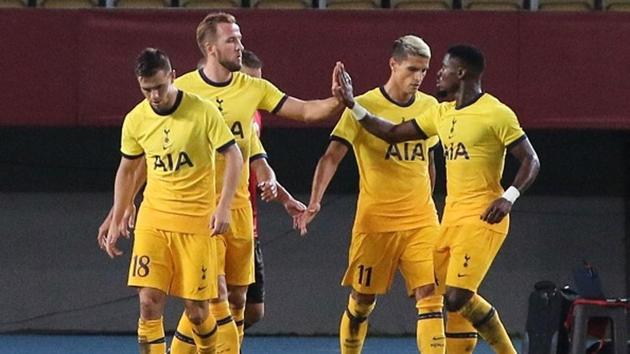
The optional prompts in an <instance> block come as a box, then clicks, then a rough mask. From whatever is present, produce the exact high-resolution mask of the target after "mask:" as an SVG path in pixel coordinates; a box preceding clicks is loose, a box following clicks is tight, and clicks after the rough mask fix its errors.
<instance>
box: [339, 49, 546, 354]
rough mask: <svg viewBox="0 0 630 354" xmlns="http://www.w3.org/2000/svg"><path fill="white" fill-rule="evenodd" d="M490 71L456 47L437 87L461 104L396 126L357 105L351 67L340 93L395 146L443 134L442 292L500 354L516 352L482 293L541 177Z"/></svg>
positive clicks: (478, 57) (473, 53)
mask: <svg viewBox="0 0 630 354" xmlns="http://www.w3.org/2000/svg"><path fill="white" fill-rule="evenodd" d="M338 66H339V67H340V68H343V64H341V63H339V64H338ZM484 68H485V58H484V55H483V53H482V52H481V51H480V50H479V49H478V48H476V47H473V46H470V45H455V46H452V47H451V48H449V49H448V52H447V54H446V55H445V57H444V60H443V62H442V68H441V69H440V70H439V72H438V80H437V87H438V90H439V92H438V93H439V94H441V95H444V96H446V95H453V96H454V97H455V101H453V102H449V103H443V104H441V105H439V106H438V107H436V108H435V109H433V110H431V111H430V112H427V113H426V114H422V115H419V116H416V117H414V119H409V120H408V121H406V122H402V123H398V124H394V123H392V122H390V121H389V120H387V119H379V118H378V117H376V116H375V115H374V114H372V113H370V112H368V111H367V110H366V109H365V108H363V107H362V105H361V104H358V103H356V102H355V100H354V99H353V97H352V82H351V80H350V77H349V76H348V75H347V73H346V72H345V70H341V75H340V77H339V80H340V82H339V84H340V85H341V86H340V91H339V92H338V93H339V94H340V96H342V97H343V98H344V101H345V103H346V105H347V106H348V107H349V108H351V109H352V112H353V116H354V118H355V119H356V120H357V121H358V122H359V123H360V124H361V125H362V126H363V127H364V128H366V129H367V130H368V131H369V132H370V133H372V134H374V135H376V136H378V137H380V138H381V139H383V140H385V141H387V142H389V143H392V144H394V143H400V142H403V141H409V140H416V139H425V138H427V137H429V136H432V135H436V134H437V135H438V136H439V138H440V140H441V142H442V146H443V148H444V157H445V159H446V180H447V191H448V192H447V198H446V206H445V209H444V215H443V217H442V224H441V229H440V238H439V241H438V243H437V252H436V260H435V262H436V269H437V270H438V272H437V276H438V283H439V286H440V288H439V291H445V306H446V309H447V310H448V311H450V312H457V313H458V314H459V315H461V316H462V317H463V318H465V319H467V320H468V321H469V322H471V323H472V324H473V326H474V327H475V328H476V329H477V330H478V332H479V334H480V335H481V337H482V338H484V339H485V340H486V341H487V342H488V343H489V344H490V345H491V346H492V348H493V350H494V351H495V352H496V353H516V350H515V349H514V346H513V345H512V343H511V341H510V338H509V336H508V334H507V331H506V330H505V327H504V326H503V324H502V323H501V321H500V319H499V314H498V312H497V310H496V309H495V308H494V307H492V305H490V304H489V303H488V302H487V301H486V300H485V299H483V298H482V297H481V296H479V294H477V289H478V288H479V285H480V284H481V281H482V280H483V278H484V277H485V275H486V273H487V272H488V269H489V268H490V265H491V264H492V261H493V260H494V258H495V256H496V254H497V252H498V251H499V249H500V248H501V245H502V244H503V241H504V240H505V237H506V235H507V232H508V228H509V213H510V211H511V209H512V205H513V204H514V202H515V201H516V199H517V198H518V197H519V196H520V194H522V193H523V192H525V190H526V189H527V188H528V187H529V186H530V185H531V184H532V183H533V182H534V180H535V179H536V176H537V175H538V171H539V169H540V162H539V160H538V156H537V154H536V152H535V151H534V148H533V147H532V145H531V143H530V142H529V139H527V136H526V135H525V133H524V131H523V129H522V128H521V127H520V125H519V122H518V120H517V118H516V115H515V114H514V112H513V111H512V110H511V109H510V108H509V107H508V106H506V105H505V104H503V103H502V102H501V101H499V100H498V99H497V98H495V97H494V96H492V95H490V94H489V93H486V92H484V91H483V90H482V88H481V76H482V74H483V71H484ZM368 109H370V110H371V107H368ZM506 151H508V152H509V153H510V154H512V155H513V156H515V157H516V158H517V159H518V161H519V162H520V166H519V169H518V172H517V174H516V177H515V178H514V180H513V181H512V184H511V186H510V187H509V188H508V189H507V190H505V191H504V190H503V188H502V187H501V184H500V180H501V175H502V173H503V166H504V160H505V153H506ZM442 264H443V265H444V266H441V265H442ZM444 288H445V289H444ZM443 289H444V290H443ZM449 317H450V315H449Z"/></svg>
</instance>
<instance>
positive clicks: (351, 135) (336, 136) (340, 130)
mask: <svg viewBox="0 0 630 354" xmlns="http://www.w3.org/2000/svg"><path fill="white" fill-rule="evenodd" d="M359 129H361V126H360V125H359V122H357V120H356V119H354V117H353V116H352V111H350V110H349V109H346V110H345V111H344V112H343V114H342V115H341V119H339V122H337V125H336V126H335V128H334V129H333V131H332V133H331V134H330V138H331V139H333V140H339V141H341V142H342V143H344V144H346V145H349V146H352V145H353V144H354V141H355V140H356V138H357V135H358V133H359Z"/></svg>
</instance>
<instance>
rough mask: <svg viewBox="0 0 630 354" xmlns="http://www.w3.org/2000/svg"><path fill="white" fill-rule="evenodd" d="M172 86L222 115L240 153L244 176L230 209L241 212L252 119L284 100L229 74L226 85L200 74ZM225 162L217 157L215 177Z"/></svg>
mask: <svg viewBox="0 0 630 354" xmlns="http://www.w3.org/2000/svg"><path fill="white" fill-rule="evenodd" d="M175 85H176V86H177V87H178V88H180V89H182V90H184V91H186V92H191V93H194V94H196V95H199V96H200V97H203V98H204V99H207V100H209V101H210V102H212V103H213V104H214V105H215V106H216V107H217V108H218V109H219V111H220V112H221V113H222V115H223V118H224V119H225V122H226V123H227V125H228V126H229V127H230V130H231V131H232V134H234V138H236V142H237V144H238V147H239V148H240V149H241V152H242V153H243V161H245V163H244V164H243V172H242V174H241V180H240V184H239V186H238V188H237V190H236V194H235V196H234V200H233V202H232V206H231V207H232V209H239V208H244V207H247V206H249V205H250V203H249V189H248V182H249V164H248V163H247V162H248V161H249V157H250V154H251V150H250V149H251V148H250V144H251V139H252V134H254V131H253V124H252V116H253V115H254V113H255V112H256V110H257V109H262V110H265V111H268V112H271V113H275V112H277V111H278V110H280V108H281V107H282V104H283V103H284V102H285V100H286V98H287V96H286V95H285V94H284V93H282V91H280V90H279V89H278V88H276V87H275V86H274V85H273V84H272V83H270V82H269V81H267V80H264V79H258V78H255V77H252V76H249V75H247V74H243V73H241V72H234V73H232V78H231V79H230V81H228V82H224V83H216V82H212V81H211V80H210V79H208V78H207V77H206V76H205V75H204V74H203V71H201V70H197V71H192V72H189V73H187V74H184V75H183V76H181V77H179V78H178V79H176V80H175ZM224 170H225V161H224V159H223V158H222V156H218V157H217V176H218V177H220V176H223V172H224ZM222 181H223V180H222V179H220V178H217V185H216V186H217V193H220V191H221V188H222Z"/></svg>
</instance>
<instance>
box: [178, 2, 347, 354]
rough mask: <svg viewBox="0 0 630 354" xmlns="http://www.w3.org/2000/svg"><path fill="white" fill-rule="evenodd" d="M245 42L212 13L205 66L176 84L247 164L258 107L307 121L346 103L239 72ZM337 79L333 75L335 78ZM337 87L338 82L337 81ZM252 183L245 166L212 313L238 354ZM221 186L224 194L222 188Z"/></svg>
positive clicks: (227, 20) (204, 42) (203, 38)
mask: <svg viewBox="0 0 630 354" xmlns="http://www.w3.org/2000/svg"><path fill="white" fill-rule="evenodd" d="M241 40H242V36H241V32H240V28H239V26H238V24H237V23H236V19H235V18H234V16H232V15H230V14H227V13H222V12H218V13H211V14H209V15H207V16H206V17H205V18H204V19H203V20H202V21H201V23H200V24H199V26H198V27H197V45H198V46H199V49H200V50H201V52H202V54H203V56H204V58H205V62H204V66H203V68H201V69H199V70H195V71H192V72H189V73H187V74H185V75H183V76H182V77H180V78H179V79H178V80H177V85H178V87H180V88H181V89H182V90H184V91H187V92H191V93H194V94H197V95H199V96H200V97H203V98H205V99H208V100H210V101H212V102H213V103H214V104H215V105H216V106H217V108H218V109H219V111H221V113H222V114H223V117H224V119H225V121H226V122H227V124H228V126H229V127H230V129H231V131H232V134H233V135H234V137H235V138H236V141H237V144H238V145H239V147H240V149H241V152H242V154H243V159H244V161H248V160H249V158H250V153H251V152H250V146H249V145H250V141H251V140H250V137H251V135H252V134H253V125H252V120H251V117H252V116H253V115H254V113H255V112H256V110H257V109H262V110H265V111H268V112H272V113H275V114H277V115H279V116H281V117H286V118H290V119H296V120H301V121H304V122H312V121H317V120H322V119H326V118H328V117H331V116H332V115H334V114H335V113H338V112H340V111H341V109H342V108H343V105H342V104H341V102H340V101H339V100H338V99H337V98H335V97H330V98H327V99H322V100H311V101H302V100H300V99H297V98H294V97H291V96H288V95H286V94H284V93H283V92H282V91H280V90H279V89H278V88H276V87H275V86H274V85H273V84H272V83H270V82H269V81H267V80H265V79H259V78H255V77H251V76H249V75H247V74H243V73H241V72H239V70H240V69H241V65H242V64H241V63H242V52H243V49H244V47H243V45H242V43H241ZM335 75H336V72H333V77H334V76H335ZM333 83H334V84H336V80H333ZM217 160H218V165H217V167H218V173H219V174H220V173H221V171H222V166H223V162H222V159H221V158H218V159H217ZM248 180H249V165H248V164H246V165H245V166H244V168H243V173H242V175H241V182H240V185H239V187H238V190H237V193H236V196H235V198H234V201H233V202H232V205H231V211H232V221H233V222H232V225H231V227H230V230H229V231H228V232H227V233H225V234H222V235H220V240H221V242H218V250H219V252H221V253H224V254H225V259H224V260H223V262H222V263H221V264H219V269H220V271H221V270H222V269H223V270H224V271H225V272H224V273H225V276H220V277H219V297H218V298H217V299H214V300H213V301H212V304H211V311H212V312H213V313H214V314H215V316H216V317H217V318H218V319H219V323H220V324H222V325H220V326H219V337H220V339H219V342H220V344H219V345H223V344H225V345H226V346H229V347H230V348H231V349H229V348H227V347H226V350H232V351H233V352H238V345H239V342H240V338H242V335H243V324H244V311H245V303H246V292H247V288H248V286H249V284H251V283H253V282H254V281H255V277H254V237H253V226H252V217H253V216H252V208H251V204H250V202H249V192H248V187H247V185H248ZM218 188H219V190H220V188H221V186H220V185H218ZM221 261H222V260H221V259H220V262H221ZM220 273H222V272H220ZM232 319H234V321H232ZM222 320H225V321H222ZM186 321H187V318H186V316H182V319H181V321H180V326H178V331H179V329H185V328H186V327H187V326H186V324H185V323H182V322H186ZM235 325H236V326H235ZM224 339H225V340H224ZM174 353H175V352H174Z"/></svg>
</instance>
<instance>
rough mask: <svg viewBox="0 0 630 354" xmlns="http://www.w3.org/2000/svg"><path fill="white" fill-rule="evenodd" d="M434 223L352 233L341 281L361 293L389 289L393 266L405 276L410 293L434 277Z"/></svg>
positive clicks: (382, 291)
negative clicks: (375, 231) (432, 224)
mask: <svg viewBox="0 0 630 354" xmlns="http://www.w3.org/2000/svg"><path fill="white" fill-rule="evenodd" d="M437 235H438V227H437V226H428V227H423V228H420V229H415V230H408V231H398V232H382V233H355V234H353V235H352V241H351V243H350V252H349V261H348V269H347V270H346V274H345V276H344V278H343V280H342V282H341V285H343V286H351V287H352V289H354V290H355V291H357V292H360V293H363V294H384V293H386V292H387V291H389V288H390V287H391V285H392V281H393V280H394V274H395V272H396V269H397V268H399V269H400V272H401V274H402V276H403V278H404V279H405V285H406V287H407V292H408V293H409V294H412V293H413V290H414V289H416V288H418V287H420V286H423V285H427V284H433V283H434V281H435V277H434V270H433V250H434V246H435V240H436V238H437Z"/></svg>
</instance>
